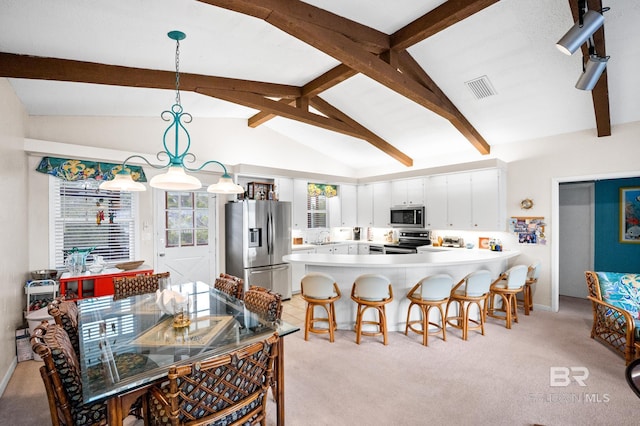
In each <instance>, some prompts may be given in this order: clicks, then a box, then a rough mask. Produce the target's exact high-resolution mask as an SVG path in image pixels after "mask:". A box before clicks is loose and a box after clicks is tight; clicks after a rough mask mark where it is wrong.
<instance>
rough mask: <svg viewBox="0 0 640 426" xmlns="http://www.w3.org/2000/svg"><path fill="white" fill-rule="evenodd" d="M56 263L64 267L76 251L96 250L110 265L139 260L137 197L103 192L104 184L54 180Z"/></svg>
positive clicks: (52, 203) (52, 221)
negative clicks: (136, 248)
mask: <svg viewBox="0 0 640 426" xmlns="http://www.w3.org/2000/svg"><path fill="white" fill-rule="evenodd" d="M49 179H50V185H49V187H50V194H49V202H50V206H49V213H50V215H51V219H50V232H51V233H52V234H53V236H52V238H51V239H50V241H52V249H51V255H52V258H53V259H52V261H53V263H54V265H55V268H63V267H64V266H65V259H66V257H67V255H68V253H70V252H71V251H73V249H74V248H77V249H88V248H93V247H95V248H94V249H93V250H92V251H91V254H93V255H100V256H103V257H104V260H105V261H107V262H109V263H117V262H122V261H128V260H133V259H135V241H136V238H135V217H136V212H137V199H138V197H137V194H135V193H131V192H118V191H100V190H98V185H99V184H100V182H98V181H96V180H93V179H87V180H83V181H75V182H70V181H65V180H63V179H59V178H55V177H50V178H49Z"/></svg>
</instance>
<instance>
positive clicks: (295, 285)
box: [291, 249, 316, 294]
mask: <svg viewBox="0 0 640 426" xmlns="http://www.w3.org/2000/svg"><path fill="white" fill-rule="evenodd" d="M315 252H316V249H304V250H295V251H292V253H295V254H311V253H315ZM306 273H307V265H305V264H304V263H297V262H295V263H291V293H292V294H297V293H300V290H301V288H300V282H301V281H302V277H304V275H305V274H306Z"/></svg>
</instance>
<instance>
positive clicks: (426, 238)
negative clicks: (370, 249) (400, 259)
mask: <svg viewBox="0 0 640 426" xmlns="http://www.w3.org/2000/svg"><path fill="white" fill-rule="evenodd" d="M398 234H399V238H398V242H397V243H395V244H385V245H384V254H410V253H417V252H418V247H420V246H428V245H430V244H431V231H430V230H428V229H401V230H400V231H399V232H398Z"/></svg>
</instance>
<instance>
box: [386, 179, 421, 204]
mask: <svg viewBox="0 0 640 426" xmlns="http://www.w3.org/2000/svg"><path fill="white" fill-rule="evenodd" d="M423 204H424V179H423V178H416V179H403V180H393V181H391V205H392V206H411V205H423Z"/></svg>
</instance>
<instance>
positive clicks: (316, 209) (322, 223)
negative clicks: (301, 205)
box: [307, 195, 329, 228]
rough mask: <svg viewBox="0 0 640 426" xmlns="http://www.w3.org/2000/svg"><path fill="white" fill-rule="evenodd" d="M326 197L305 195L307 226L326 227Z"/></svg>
mask: <svg viewBox="0 0 640 426" xmlns="http://www.w3.org/2000/svg"><path fill="white" fill-rule="evenodd" d="M327 217H328V215H327V197H326V196H325V195H308V196H307V228H328V227H329V223H328V220H327Z"/></svg>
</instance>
